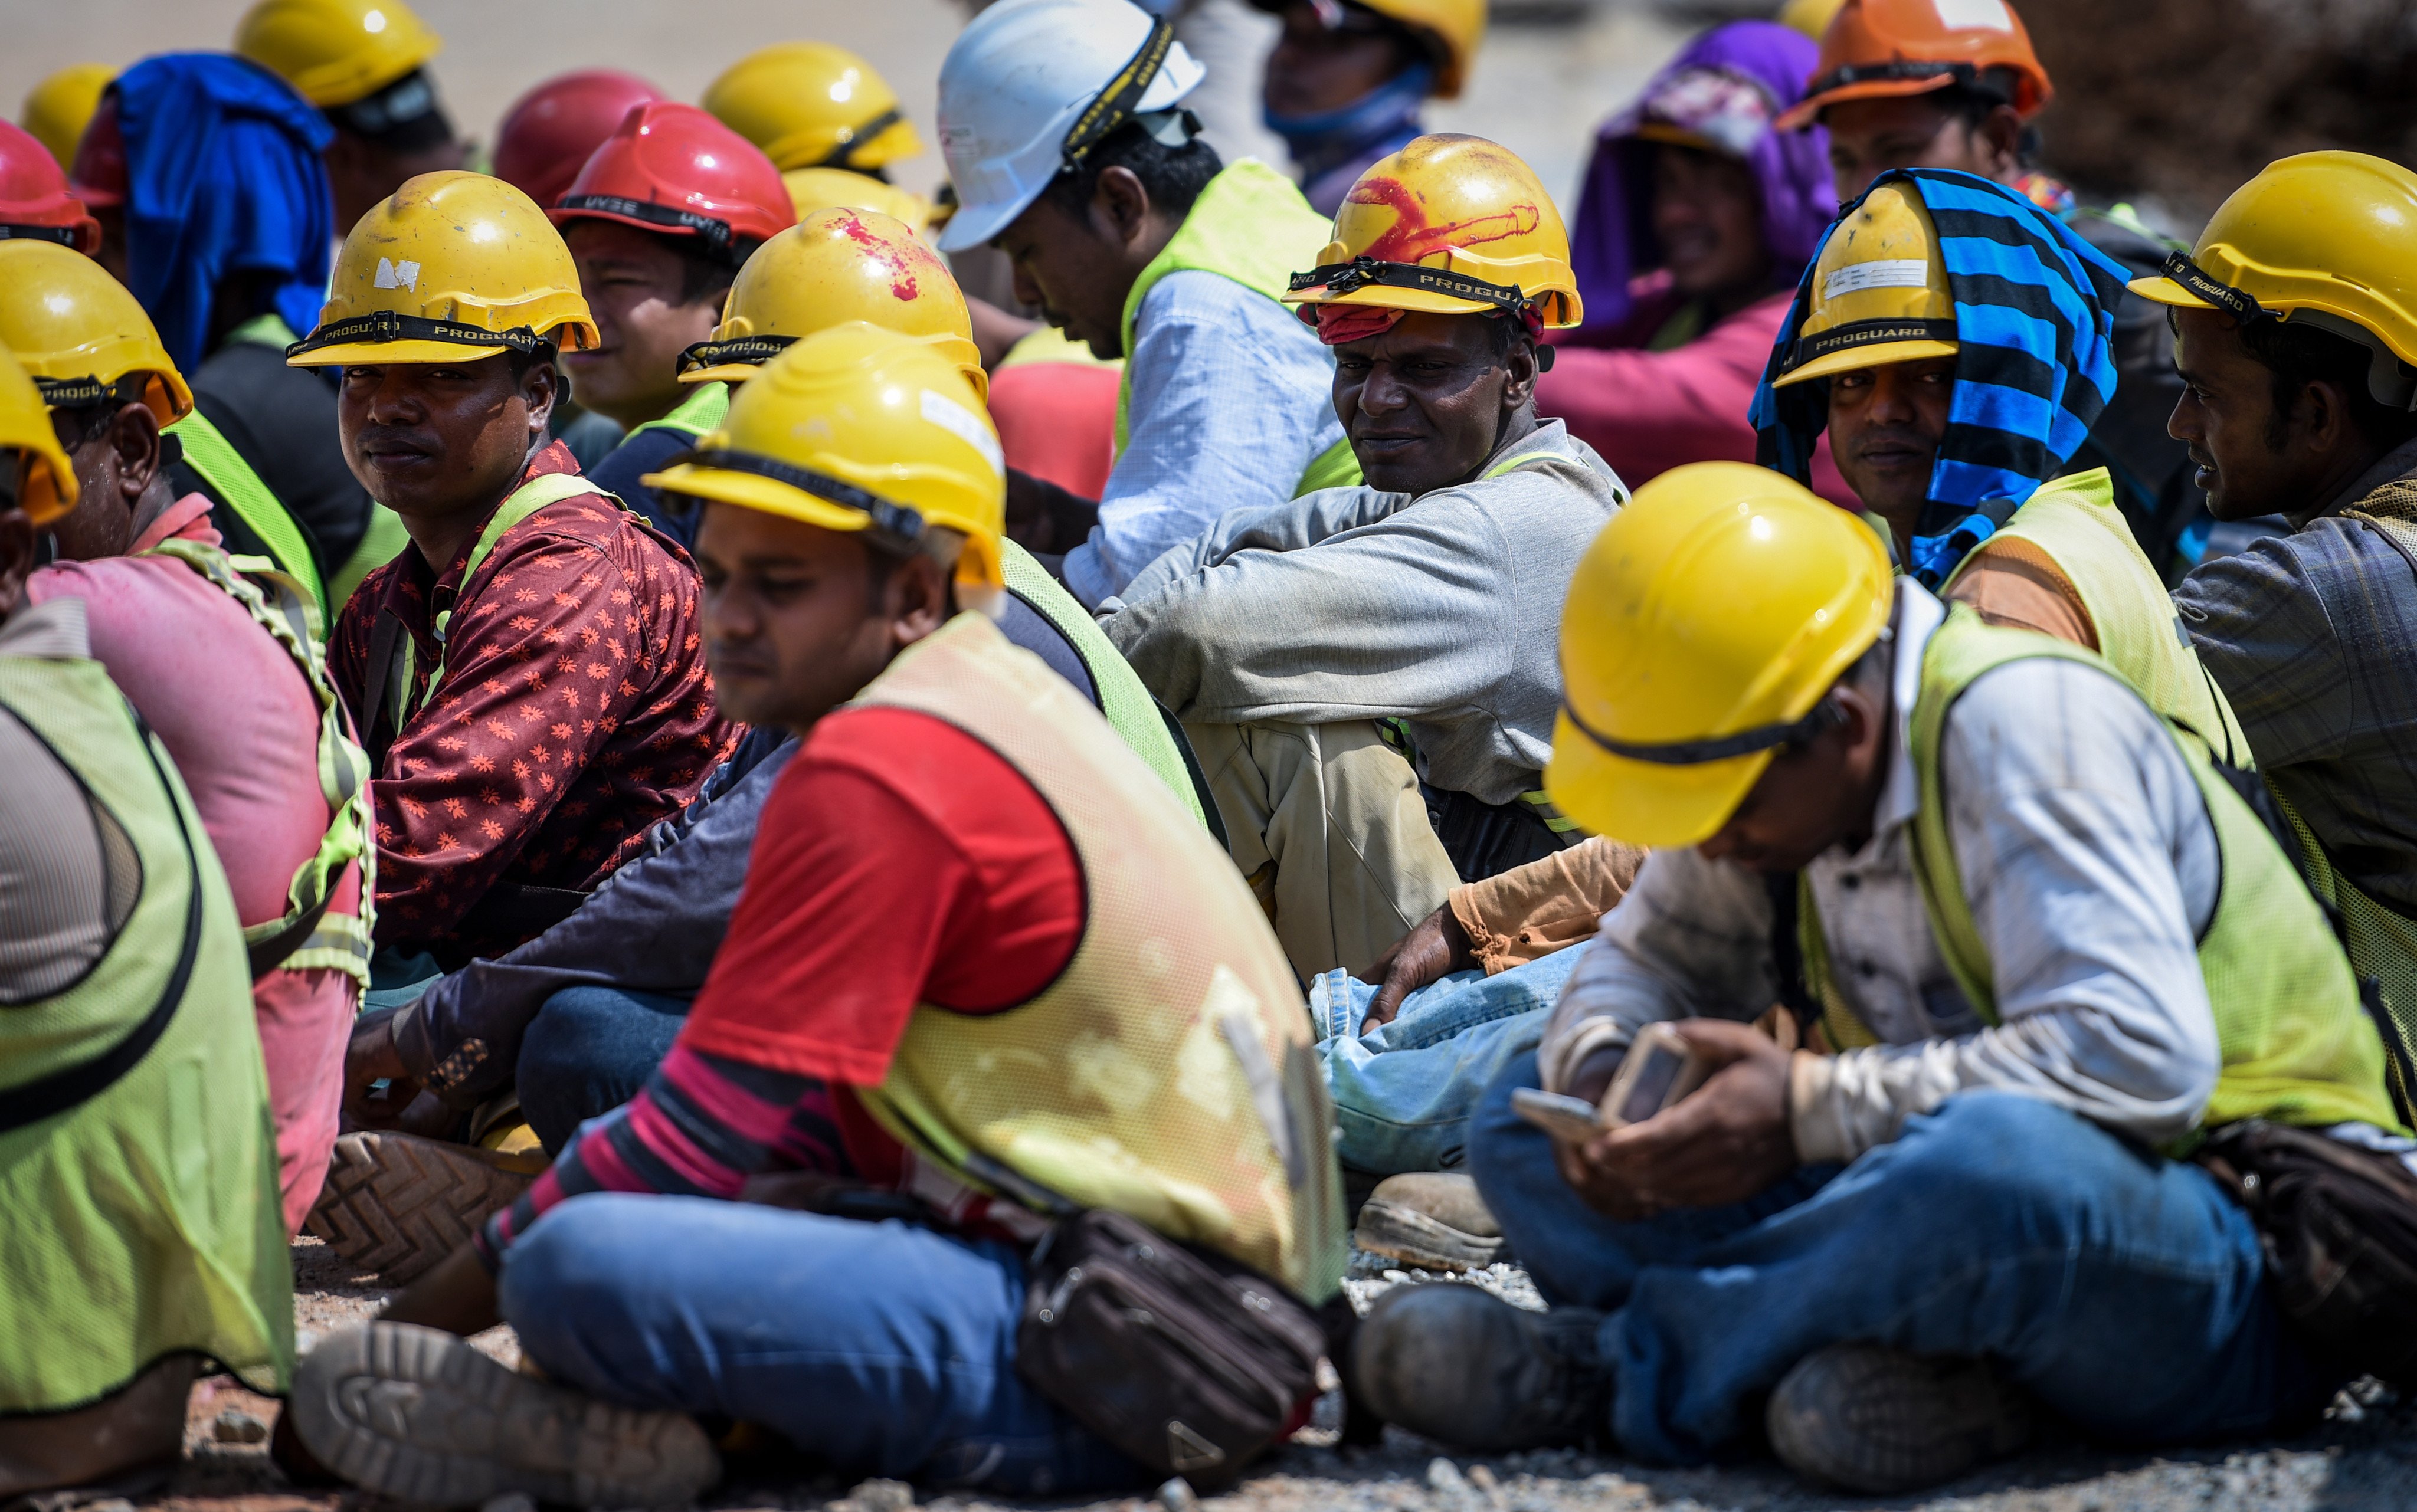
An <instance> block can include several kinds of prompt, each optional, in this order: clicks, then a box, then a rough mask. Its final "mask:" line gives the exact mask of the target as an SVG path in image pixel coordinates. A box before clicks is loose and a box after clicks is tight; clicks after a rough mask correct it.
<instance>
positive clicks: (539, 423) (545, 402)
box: [520, 361, 564, 441]
mask: <svg viewBox="0 0 2417 1512" xmlns="http://www.w3.org/2000/svg"><path fill="white" fill-rule="evenodd" d="M563 386H564V385H563V382H562V374H561V373H560V372H559V371H557V370H555V366H554V364H553V363H552V362H550V361H548V362H532V363H530V364H529V365H528V370H527V371H526V372H524V373H522V374H521V378H520V390H521V400H522V401H523V402H524V403H525V404H527V405H528V413H529V419H528V423H529V439H530V440H532V441H536V440H540V439H542V438H543V437H544V435H545V433H546V431H547V429H548V428H549V427H551V426H552V425H553V424H554V402H555V400H556V399H557V398H559V397H560V396H561V394H562V390H563Z"/></svg>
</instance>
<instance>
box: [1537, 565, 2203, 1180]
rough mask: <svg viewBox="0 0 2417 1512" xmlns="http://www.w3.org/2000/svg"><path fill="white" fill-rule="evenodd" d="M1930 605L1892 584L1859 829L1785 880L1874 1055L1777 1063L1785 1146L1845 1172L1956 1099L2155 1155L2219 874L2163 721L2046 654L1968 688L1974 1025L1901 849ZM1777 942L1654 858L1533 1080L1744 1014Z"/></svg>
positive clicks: (1964, 729) (1762, 999) (1770, 971)
mask: <svg viewBox="0 0 2417 1512" xmlns="http://www.w3.org/2000/svg"><path fill="white" fill-rule="evenodd" d="M1944 613H1945V612H1944V610H1943V609H1942V608H1941V607H1940V605H1939V604H1938V600H1937V599H1935V598H1933V597H1931V596H1930V595H1929V594H1927V593H1925V592H1923V590H1922V589H1921V588H1920V587H1918V586H1915V585H1914V584H1912V583H1911V582H1909V581H1905V580H1900V585H1899V588H1898V609H1897V614H1896V626H1895V631H1896V633H1895V645H1896V653H1895V664H1894V670H1893V675H1892V679H1891V689H1890V691H1891V702H1892V705H1893V711H1894V712H1893V733H1892V735H1891V753H1890V764H1889V770H1888V774H1887V777H1886V779H1885V780H1884V786H1883V789H1882V792H1881V795H1880V799H1879V804H1878V807H1877V813H1876V815H1875V824H1874V828H1873V833H1872V837H1871V839H1869V840H1868V841H1867V842H1866V843H1865V844H1864V845H1863V846H1862V848H1861V849H1860V850H1857V851H1855V852H1854V853H1852V854H1847V853H1845V852H1843V851H1839V850H1834V849H1833V850H1832V851H1830V852H1828V853H1826V854H1823V855H1821V856H1820V857H1818V858H1817V859H1816V860H1815V861H1814V862H1813V863H1812V864H1811V865H1810V866H1809V867H1807V868H1806V869H1805V878H1806V880H1807V881H1808V882H1809V884H1810V886H1811V891H1812V895H1813V900H1814V906H1815V909H1816V911H1817V914H1818V915H1819V917H1820V921H1821V926H1822V930H1823V940H1824V943H1825V945H1826V946H1827V948H1828V953H1829V959H1830V964H1831V969H1832V976H1833V978H1834V980H1835V982H1836V985H1837V987H1838V989H1839V990H1840V991H1841V992H1842V993H1843V994H1844V995H1845V997H1846V998H1847V1002H1848V1003H1849V1004H1850V1005H1852V1006H1853V1008H1854V1009H1855V1012H1856V1014H1857V1016H1858V1017H1859V1018H1861V1019H1862V1021H1863V1023H1864V1024H1865V1025H1866V1026H1868V1027H1869V1028H1870V1029H1871V1031H1872V1033H1873V1034H1874V1035H1875V1036H1877V1038H1878V1039H1879V1040H1880V1041H1881V1043H1880V1044H1879V1045H1878V1046H1877V1047H1874V1048H1869V1049H1863V1050H1856V1051H1847V1052H1846V1053H1844V1054H1840V1055H1837V1056H1834V1057H1815V1056H1799V1057H1797V1058H1796V1062H1795V1068H1794V1072H1793V1080H1792V1083H1791V1086H1790V1089H1789V1119H1790V1124H1791V1128H1792V1131H1793V1133H1794V1136H1795V1142H1796V1147H1797V1153H1798V1155H1799V1156H1800V1157H1801V1158H1803V1159H1804V1160H1807V1161H1818V1160H1851V1159H1853V1158H1854V1157H1856V1156H1858V1155H1861V1154H1862V1152H1864V1151H1865V1150H1868V1149H1870V1148H1871V1147H1872V1146H1874V1145H1877V1144H1883V1143H1886V1142H1889V1141H1891V1140H1893V1139H1894V1138H1895V1137H1896V1135H1897V1131H1898V1130H1899V1128H1900V1127H1901V1126H1903V1124H1904V1121H1905V1120H1906V1118H1907V1117H1908V1116H1909V1115H1911V1114H1914V1113H1918V1112H1923V1111H1927V1110H1929V1109H1932V1108H1935V1107H1937V1106H1938V1104H1939V1103H1941V1102H1943V1101H1945V1100H1946V1099H1947V1098H1948V1097H1949V1096H1952V1095H1953V1094H1954V1093H1956V1092H1958V1091H1961V1090H1964V1089H1965V1088H1968V1087H1999V1088H2004V1089H2008V1090H2012V1091H2018V1092H2023V1093H2027V1094H2029V1095H2031V1096H2038V1097H2042V1098H2044V1099H2045V1100H2047V1101H2050V1102H2054V1103H2056V1104H2058V1105H2060V1106H2061V1107H2065V1108H2070V1109H2072V1110H2073V1111H2075V1112H2077V1113H2079V1114H2081V1115H2083V1116H2084V1117H2087V1118H2089V1119H2090V1120H2092V1121H2093V1122H2095V1123H2097V1124H2099V1125H2101V1126H2105V1127H2107V1128H2110V1129H2113V1130H2116V1131H2118V1132H2121V1133H2124V1134H2129V1135H2133V1136H2136V1137H2137V1138H2138V1139H2140V1140H2142V1141H2143V1142H2148V1143H2150V1144H2161V1143H2164V1142H2167V1141H2170V1140H2172V1139H2174V1138H2176V1137H2178V1136H2180V1135H2181V1134H2183V1133H2185V1132H2187V1131H2188V1130H2189V1129H2190V1128H2191V1127H2192V1126H2194V1125H2195V1124H2196V1123H2197V1120H2198V1119H2199V1117H2200V1115H2201V1114H2202V1112H2203V1111H2205V1108H2206V1105H2207V1100H2208V1097H2209V1096H2210V1095H2211V1094H2212V1092H2213V1091H2214V1087H2215V1081H2216V1074H2217V1071H2218V1068H2219V1066H2220V1065H2221V1056H2220V1053H2219V1051H2218V1049H2217V1043H2216V1032H2215V1019H2214V1014H2213V1012H2212V1009H2211V1008H2210V1007H2209V1005H2208V998H2207V989H2206V984H2205V982H2204V980H2203V978H2202V977H2201V975H2200V974H2199V968H2198V950H2197V940H2198V937H2199V935H2200V933H2201V932H2202V931H2203V930H2205V929H2206V927H2207V925H2208V922H2209V921H2210V919H2211V918H2212V916H2213V915H2214V912H2215V904H2216V895H2217V890H2218V886H2219V883H2220V879H2221V874H2222V866H2221V859H2220V853H2219V851H2218V849H2217V844H2216V838H2215V827H2214V824H2213V822H2212V820H2211V819H2210V818H2209V817H2208V812H2207V809H2206V805H2205V802H2204V799H2203V798H2202V796H2201V794H2200V793H2199V790H2198V786H2197V782H2196V781H2195V780H2194V779H2193V777H2192V775H2191V771H2190V768H2189V766H2188V765H2187V764H2185V763H2184V761H2183V759H2182V756H2181V751H2180V750H2179V749H2178V748H2176V747H2175V744H2174V742H2173V739H2172V737H2171V735H2170V734H2169V733H2167V731H2166V728H2165V726H2164V724H2163V722H2162V721H2161V720H2159V719H2158V718H2157V717H2156V716H2155V715H2154V714H2152V713H2151V712H2150V710H2149V708H2148V706H2147V705H2146V704H2145V703H2142V702H2141V701H2140V700H2139V698H2138V697H2137V696H2136V694H2134V693H2133V692H2132V691H2131V690H2130V689H2129V688H2125V687H2124V686H2123V685H2122V684H2121V682H2119V681H2118V680H2117V679H2116V678H2115V677H2114V676H2113V675H2112V674H2110V673H2105V672H2103V671H2100V670H2098V669H2096V668H2094V667H2090V666H2087V665H2083V664H2081V663H2077V662H2073V661H2069V660H2064V659H2060V658H2032V659H2027V660H2023V661H2018V662H2014V663H2011V664H2008V665H2006V666H2002V667H1999V668H1998V669H1996V670H1994V671H1991V672H1989V673H1984V675H1983V676H1981V677H1980V678H1978V679H1976V680H1975V681H1974V682H1973V683H1972V685H1971V686H1970V687H1969V688H1967V689H1966V690H1965V692H1964V694H1963V696H1962V697H1961V698H1960V699H1958V700H1957V702H1956V703H1955V705H1954V707H1953V709H1952V710H1951V711H1950V713H1949V715H1948V718H1947V724H1946V728H1945V731H1944V733H1943V735H1942V739H1941V747H1942V764H1943V772H1944V778H1945V788H1946V794H1947V805H1948V823H1949V827H1950V829H1951V831H1952V833H1953V839H1954V848H1955V858H1956V865H1957V869H1958V871H1959V872H1960V873H1961V875H1962V878H1963V882H1964V886H1965V891H1966V896H1967V898H1969V900H1970V902H1971V907H1972V915H1973V921H1974V923H1975V924H1976V925H1977V926H1978V928H1979V930H1980V934H1981V938H1982V940H1983V942H1984V944H1985V945H1987V947H1988V952H1989V959H1990V960H1991V962H1992V964H1993V966H1994V968H1995V972H1996V980H1995V983H1994V986H1995V989H1996V993H1997V1001H1998V1013H1999V1023H1998V1024H1997V1025H1996V1026H1994V1027H1993V1026H1989V1025H1986V1024H1984V1021H1982V1020H1981V1018H1980V1016H1979V1015H1978V1014H1977V1013H1975V1012H1974V1011H1973V1009H1972V1006H1971V1005H1970V1003H1969V1002H1968V1001H1967V1000H1966V998H1965V996H1964V993H1963V991H1962V990H1961V989H1960V988H1958V987H1957V986H1956V983H1955V980H1954V978H1953V975H1952V974H1951V973H1950V972H1949V971H1948V969H1947V963H1946V961H1945V960H1944V958H1942V957H1941V955H1940V954H1939V950H1938V944H1937V942H1936V941H1935V939H1934V938H1933V937H1932V934H1931V931H1930V924H1929V919H1928V917H1927V916H1926V915H1925V914H1924V912H1923V904H1922V895H1921V890H1920V886H1919V885H1918V884H1917V883H1916V881H1915V878H1914V873H1913V868H1912V858H1911V847H1912V842H1913V832H1912V820H1913V814H1914V808H1915V804H1916V801H1917V787H1916V779H1915V773H1914V768H1913V755H1912V750H1911V748H1910V745H1909V743H1908V737H1907V731H1906V721H1905V719H1904V718H1902V712H1903V711H1904V710H1907V709H1908V708H1910V707H1911V706H1912V703H1913V697H1914V692H1915V689H1916V688H1917V687H1918V686H1919V683H1920V674H1921V661H1922V654H1923V648H1924V647H1925V646H1926V645H1927V644H1928V643H1929V640H1930V636H1931V635H1932V633H1933V632H1935V631H1936V630H1937V628H1938V625H1939V624H1940V623H1941V621H1942V620H1943V618H1944ZM1580 948H1582V949H1584V950H1585V951H1586V952H1587V954H1586V955H1585V957H1584V958H1582V959H1581V960H1580V961H1579V963H1578V965H1577V968H1576V970H1575V971H1574V972H1573V975H1572V976H1571V978H1570V982H1569V985H1568V986H1567V987H1566V988H1565V989H1564V990H1563V995H1562V998H1561V1001H1560V1004H1559V1005H1558V1007H1557V1008H1556V1010H1555V1012H1554V1015H1553V1021H1552V1024H1551V1026H1550V1028H1549V1029H1548V1030H1547V1032H1546V1035H1545V1038H1544V1042H1543V1050H1542V1052H1541V1062H1542V1066H1543V1076H1544V1084H1545V1086H1546V1087H1548V1088H1560V1087H1563V1086H1565V1085H1566V1084H1567V1083H1568V1082H1569V1081H1570V1080H1571V1079H1572V1078H1573V1076H1574V1074H1575V1071H1576V1069H1577V1066H1578V1065H1579V1063H1580V1062H1581V1061H1583V1060H1584V1059H1585V1058H1586V1056H1587V1055H1588V1054H1589V1053H1590V1052H1591V1051H1594V1050H1596V1049H1598V1048H1602V1047H1607V1046H1619V1045H1624V1044H1626V1043H1628V1041H1629V1040H1630V1039H1631V1038H1632V1037H1633V1036H1634V1034H1635V1032H1636V1030H1637V1029H1638V1028H1640V1027H1641V1026H1643V1025H1644V1024H1646V1023H1648V1022H1649V1021H1654V1020H1662V1019H1682V1018H1723V1019H1752V1018H1755V1017H1756V1016H1757V1015H1759V1014H1760V1013H1761V1012H1762V1011H1763V1010H1765V1009H1766V1008H1768V1007H1769V1006H1770V1005H1771V1004H1772V1003H1773V1002H1774V1001H1775V1000H1776V998H1777V995H1778V990H1777V989H1778V982H1777V975H1776V965H1775V963H1774V961H1773V960H1772V957H1771V897H1770V892H1769V890H1768V888H1767V886H1766V885H1765V882H1764V879H1763V878H1762V876H1761V875H1759V874H1758V873H1756V872H1753V871H1750V870H1748V869H1745V868H1742V867H1740V866H1737V865H1734V864H1732V863H1728V862H1719V861H1710V860H1706V859H1705V858H1704V857H1703V856H1702V855H1701V854H1698V853H1697V852H1695V851H1694V850H1692V849H1688V850H1668V851H1657V852H1655V853H1654V854H1652V856H1651V857H1650V858H1649V859H1648V860H1647V862H1646V864H1645V867H1644V869H1643V870H1642V871H1641V872H1639V874H1638V876H1637V879H1636V885H1635V886H1634V888H1633V889H1632V890H1631V891H1630V892H1629V893H1628V895H1627V896H1626V897H1625V898H1624V899H1622V900H1621V901H1620V905H1619V907H1618V908H1616V909H1614V910H1613V911H1612V912H1611V913H1609V914H1607V915H1604V921H1603V930H1602V932H1601V933H1600V934H1598V935H1597V936H1596V937H1595V939H1594V940H1593V941H1592V942H1590V943H1589V944H1588V945H1584V946H1581V947H1580Z"/></svg>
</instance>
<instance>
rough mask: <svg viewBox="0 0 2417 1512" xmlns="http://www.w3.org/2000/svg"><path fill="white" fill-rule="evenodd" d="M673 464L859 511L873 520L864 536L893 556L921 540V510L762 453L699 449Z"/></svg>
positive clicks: (676, 458) (675, 459)
mask: <svg viewBox="0 0 2417 1512" xmlns="http://www.w3.org/2000/svg"><path fill="white" fill-rule="evenodd" d="M672 461H673V462H674V463H675V464H677V463H680V462H687V463H690V464H692V465H694V466H697V467H710V468H714V469H716V470H718V471H721V472H725V473H752V474H754V475H755V476H758V477H768V478H770V479H771V480H772V481H774V482H775V483H786V484H788V485H789V487H791V488H793V489H801V490H803V491H806V492H808V493H811V494H813V495H814V497H816V498H818V499H828V500H829V501H830V502H831V503H833V504H836V505H842V506H844V507H847V508H850V509H859V510H862V511H863V512H864V513H866V514H868V515H871V516H872V517H873V528H872V529H870V530H868V531H866V532H865V533H864V534H866V535H867V536H870V537H874V540H875V542H876V543H879V544H882V545H885V546H887V547H889V549H890V550H892V551H895V552H912V551H913V550H914V549H915V543H916V542H917V541H919V540H921V539H922V538H923V513H922V511H921V510H920V509H910V508H908V507H905V506H904V505H903V504H892V503H890V502H889V500H888V499H885V498H883V497H881V496H880V495H879V494H877V493H871V492H867V491H865V490H863V489H860V488H858V487H857V486H856V485H855V484H853V483H850V482H848V481H846V480H845V479H844V478H837V477H833V476H830V475H829V474H828V473H817V472H815V471H814V470H813V468H810V467H794V466H791V465H790V464H789V463H787V462H784V461H780V460H779V459H778V458H773V457H767V456H765V455H763V454H762V453H761V452H753V451H732V450H729V449H727V448H723V447H712V448H706V447H700V448H698V449H697V450H695V451H692V452H689V453H687V454H686V455H685V456H680V457H675V458H673V459H672Z"/></svg>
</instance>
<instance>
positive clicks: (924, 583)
mask: <svg viewBox="0 0 2417 1512" xmlns="http://www.w3.org/2000/svg"><path fill="white" fill-rule="evenodd" d="M953 579H954V572H953V571H952V569H951V568H950V567H946V566H943V565H942V564H941V563H939V562H938V561H936V560H935V559H934V558H932V557H930V556H927V555H925V554H924V553H922V552H916V553H915V554H914V555H913V556H910V557H908V558H907V559H906V560H905V561H904V562H902V563H900V564H899V565H898V566H897V567H895V568H894V569H892V570H891V572H890V574H889V602H888V604H887V605H886V607H887V608H888V610H889V634H890V641H891V643H892V644H893V645H895V646H896V647H897V648H898V649H899V650H901V651H904V649H906V648H907V647H908V646H910V645H913V644H914V643H916V642H918V641H920V640H921V639H923V637H925V636H927V635H929V634H931V633H932V632H933V631H935V630H936V629H938V628H939V627H941V626H943V625H946V624H947V623H949V621H950V618H951V617H953V616H954V615H955V613H956V606H955V600H954V598H953V597H951V595H950V586H951V584H952V582H953Z"/></svg>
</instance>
